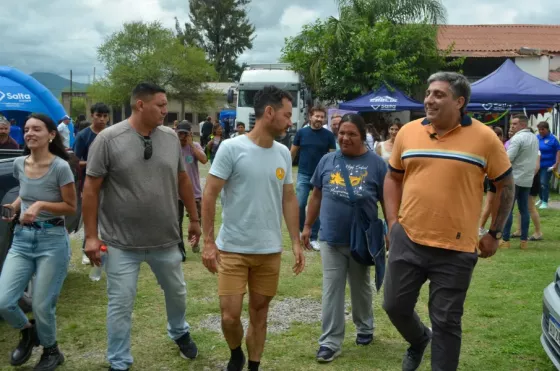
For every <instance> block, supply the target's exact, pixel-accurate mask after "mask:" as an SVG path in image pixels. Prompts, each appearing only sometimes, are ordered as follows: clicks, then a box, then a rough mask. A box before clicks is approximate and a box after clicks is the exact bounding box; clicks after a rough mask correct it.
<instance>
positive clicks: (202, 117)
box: [197, 113, 208, 122]
mask: <svg viewBox="0 0 560 371" xmlns="http://www.w3.org/2000/svg"><path fill="white" fill-rule="evenodd" d="M197 116H198V122H202V121H206V118H207V117H208V114H207V113H198V114H197Z"/></svg>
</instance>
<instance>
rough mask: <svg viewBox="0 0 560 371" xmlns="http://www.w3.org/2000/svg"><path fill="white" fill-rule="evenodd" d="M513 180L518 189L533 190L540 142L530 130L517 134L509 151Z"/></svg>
mask: <svg viewBox="0 0 560 371" xmlns="http://www.w3.org/2000/svg"><path fill="white" fill-rule="evenodd" d="M507 154H508V157H509V160H510V161H511V167H512V169H513V180H514V181H515V185H516V186H518V187H525V188H531V186H532V185H533V178H534V177H535V170H536V169H537V161H538V158H539V140H538V139H537V137H536V136H535V135H534V134H533V133H531V131H530V130H529V129H523V130H520V131H518V132H517V133H515V135H514V136H513V137H512V138H511V140H510V142H509V146H508V149H507Z"/></svg>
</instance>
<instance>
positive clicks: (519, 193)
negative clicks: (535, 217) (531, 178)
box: [502, 186, 531, 241]
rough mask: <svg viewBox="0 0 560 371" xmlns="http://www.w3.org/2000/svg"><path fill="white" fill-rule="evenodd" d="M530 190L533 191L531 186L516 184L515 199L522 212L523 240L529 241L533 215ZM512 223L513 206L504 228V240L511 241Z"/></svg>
mask: <svg viewBox="0 0 560 371" xmlns="http://www.w3.org/2000/svg"><path fill="white" fill-rule="evenodd" d="M530 191H531V188H530V187H519V186H515V199H514V200H516V201H517V208H518V209H519V214H521V241H527V237H528V235H529V223H530V222H531V217H530V215H529V192H530ZM514 203H515V202H514ZM512 224H513V208H512V210H511V213H510V214H509V218H508V220H507V222H506V226H505V228H504V234H503V236H502V237H503V240H504V241H509V236H510V234H511V225H512Z"/></svg>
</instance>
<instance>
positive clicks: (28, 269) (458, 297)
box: [0, 72, 560, 371]
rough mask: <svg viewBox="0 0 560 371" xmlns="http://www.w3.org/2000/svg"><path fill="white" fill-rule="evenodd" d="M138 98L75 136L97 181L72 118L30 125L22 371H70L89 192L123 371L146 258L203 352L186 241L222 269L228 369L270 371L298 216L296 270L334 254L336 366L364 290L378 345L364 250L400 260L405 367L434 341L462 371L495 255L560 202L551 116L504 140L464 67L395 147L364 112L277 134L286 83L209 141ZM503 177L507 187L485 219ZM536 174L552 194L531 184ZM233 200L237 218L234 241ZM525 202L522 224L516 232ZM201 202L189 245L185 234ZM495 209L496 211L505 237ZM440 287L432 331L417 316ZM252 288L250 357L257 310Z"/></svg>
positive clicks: (314, 119) (365, 313)
mask: <svg viewBox="0 0 560 371" xmlns="http://www.w3.org/2000/svg"><path fill="white" fill-rule="evenodd" d="M131 96H132V98H131V105H132V114H131V115H130V117H129V118H127V119H126V120H124V121H122V122H120V123H116V124H113V125H111V126H110V127H107V124H108V120H109V119H108V117H109V108H108V107H107V106H106V105H105V104H103V103H98V104H96V105H94V106H92V108H91V118H92V121H91V125H90V126H89V127H87V128H84V129H82V130H81V131H80V132H79V134H78V135H77V137H76V138H75V143H74V144H73V148H74V151H75V153H76V155H77V156H78V158H79V159H80V165H81V167H82V171H83V175H84V178H85V182H84V183H83V184H80V185H78V186H77V187H76V185H75V184H74V176H73V174H72V171H71V170H70V166H69V165H68V163H67V161H65V160H67V159H68V154H67V149H68V148H70V147H69V146H71V144H70V142H69V140H70V139H69V138H68V139H67V137H66V136H65V133H66V130H69V131H71V130H70V129H69V128H68V123H66V122H65V120H66V121H69V120H67V119H66V118H63V120H62V122H61V123H60V124H59V125H58V126H57V125H56V124H55V122H54V121H52V119H51V118H49V117H48V116H46V115H41V114H33V115H31V116H30V118H29V119H28V120H27V121H26V123H25V127H24V133H25V134H24V139H25V147H24V152H23V156H22V157H19V158H17V159H16V161H15V162H14V176H15V177H16V178H17V179H18V180H19V182H20V194H19V197H18V198H17V200H16V201H15V202H14V203H12V204H10V205H4V207H6V208H9V209H11V210H12V211H13V214H14V216H13V217H6V218H5V219H6V220H7V221H14V220H17V221H18V222H17V226H16V230H15V234H14V242H13V244H12V247H11V249H10V250H9V253H8V256H7V259H6V262H5V267H4V269H3V270H2V273H1V275H0V287H2V288H3V290H2V292H0V315H1V316H2V317H3V318H4V319H5V320H6V321H7V323H8V324H10V325H11V326H12V327H13V328H15V329H17V330H19V331H20V333H21V339H20V342H19V344H18V345H17V346H16V348H15V350H14V351H13V352H12V355H11V364H12V365H14V366H18V365H22V364H24V363H26V362H27V361H28V360H29V358H30V356H31V352H32V350H33V348H34V347H35V346H38V345H42V346H43V355H42V357H41V359H40V361H39V363H38V365H37V366H36V368H35V369H36V370H43V371H46V370H54V369H56V368H57V367H58V366H59V365H60V364H62V363H63V362H64V356H63V354H62V352H61V351H60V350H59V347H58V343H57V340H56V339H57V337H56V316H55V308H56V302H57V298H58V295H59V293H60V290H61V288H62V284H63V282H64V279H65V277H66V273H67V270H68V264H69V259H70V244H69V238H68V234H67V232H66V230H65V228H64V217H65V216H66V215H70V214H72V213H74V212H75V210H76V204H77V199H78V197H79V196H80V194H81V197H82V212H83V220H84V230H85V238H84V246H83V251H84V256H83V260H82V261H83V262H84V263H90V264H93V265H97V266H99V265H101V264H102V258H101V247H102V246H106V247H107V255H106V257H105V258H104V260H103V264H104V269H105V271H106V275H107V296H108V308H107V337H108V343H107V357H108V360H109V362H110V370H128V369H129V368H130V367H131V366H132V364H133V357H132V354H131V328H132V312H133V306H134V300H135V297H136V295H137V292H136V289H137V281H138V276H139V272H140V266H141V264H142V263H144V262H145V263H147V264H148V265H149V266H150V268H151V270H152V272H153V273H154V275H155V277H156V279H157V281H158V283H159V285H160V286H161V288H162V290H163V292H164V296H165V307H166V312H167V322H168V325H167V333H168V335H169V337H170V339H171V340H173V341H174V342H175V343H176V345H177V347H178V351H179V354H180V356H182V357H183V358H186V359H191V360H193V359H195V358H196V357H197V355H198V352H199V350H198V347H197V345H196V343H195V341H194V339H193V337H192V335H191V326H190V325H189V323H188V322H187V320H186V314H185V313H186V305H187V290H186V283H185V276H184V273H183V268H182V261H184V260H185V258H186V255H187V252H186V247H185V242H187V243H188V244H190V246H191V249H192V252H193V253H197V252H199V251H200V247H199V246H200V244H201V245H202V250H201V252H202V262H203V264H204V266H205V267H206V268H207V269H208V271H210V272H211V273H214V274H217V279H218V292H217V295H218V296H219V306H220V311H221V323H222V331H223V335H224V338H225V341H226V343H227V346H228V348H229V349H230V359H229V361H228V365H227V370H228V371H238V370H239V371H240V370H243V369H244V368H245V365H246V364H247V367H248V370H250V371H255V370H258V369H259V367H260V362H261V359H262V355H263V352H264V347H265V340H266V334H267V318H268V310H269V306H270V303H271V301H272V300H273V298H274V297H275V295H276V293H277V289H278V283H279V280H280V265H281V256H282V251H283V238H282V219H284V221H285V224H286V227H287V229H288V233H289V237H290V241H291V250H292V253H293V255H294V265H293V267H292V270H293V272H294V273H295V274H296V275H298V274H300V273H301V272H303V271H304V268H305V264H306V262H305V255H304V253H303V251H304V249H309V250H317V251H320V254H321V258H322V268H323V275H322V281H323V282H322V287H323V296H322V318H321V326H322V334H321V336H320V338H319V339H318V342H319V348H318V350H317V353H316V360H317V361H318V362H321V363H326V362H332V361H333V360H334V359H335V358H336V357H337V356H339V355H340V354H341V350H342V346H343V340H344V334H345V308H344V297H345V288H346V282H347V281H348V283H349V285H350V296H351V303H352V320H353V322H354V324H355V325H356V330H357V334H356V338H355V343H356V344H357V345H359V346H367V345H369V344H371V343H372V342H373V341H374V338H375V321H374V318H375V317H374V313H373V308H372V300H373V297H372V285H371V281H372V279H371V277H370V266H369V265H366V264H364V263H362V262H360V261H359V260H357V259H356V258H355V256H354V255H353V253H352V252H353V251H355V250H359V249H363V248H368V247H369V245H370V244H372V245H375V247H376V249H378V250H381V251H382V252H383V259H382V260H381V262H382V263H381V264H383V268H385V264H386V271H385V272H384V275H382V276H381V277H379V276H378V275H377V274H376V280H377V281H378V282H376V284H377V286H378V287H379V286H381V284H382V283H383V284H384V286H385V287H384V298H383V309H384V310H385V311H386V313H387V315H388V317H389V319H390V321H391V322H392V324H393V325H394V326H395V327H396V329H397V330H398V331H399V333H400V334H401V335H402V337H403V338H404V339H405V340H406V341H407V342H408V343H409V347H408V349H407V350H406V352H405V354H404V356H403V361H402V370H403V371H413V370H417V369H418V367H419V366H420V364H421V362H422V359H423V356H424V352H425V350H426V349H427V347H428V345H429V344H430V343H431V349H432V357H431V362H432V370H436V371H444V370H445V371H449V370H456V369H457V367H458V363H459V356H460V350H461V334H462V327H461V319H462V314H463V307H464V302H465V298H466V294H467V291H468V288H469V285H470V281H471V277H472V273H473V270H474V267H475V265H476V263H477V260H478V258H479V257H481V258H488V257H491V256H493V255H494V254H495V253H496V251H497V249H498V248H499V247H504V248H505V247H509V244H510V242H509V241H510V238H511V237H513V236H515V235H516V234H518V235H519V237H520V239H521V248H527V241H528V240H530V239H531V238H529V236H528V228H529V219H530V217H529V215H530V211H529V210H530V209H531V208H530V207H529V197H530V195H531V194H532V195H536V194H537V193H538V194H539V196H540V202H541V203H540V206H539V207H541V208H544V207H546V206H547V203H548V194H549V193H548V192H549V191H548V183H549V180H550V173H551V171H552V170H553V169H555V168H557V166H558V159H559V158H560V155H559V153H560V152H559V149H560V145H559V144H558V140H557V139H556V138H555V137H554V136H553V135H552V134H551V133H550V129H549V127H548V124H546V123H541V124H539V126H538V129H539V134H538V136H535V135H534V134H533V133H531V131H530V129H529V128H528V119H527V117H526V116H523V115H518V116H515V117H514V118H513V119H512V125H511V128H512V129H511V138H510V140H509V141H508V142H505V144H504V141H503V139H504V138H503V137H504V136H503V132H500V131H499V130H496V131H493V130H491V129H490V128H488V127H487V126H486V125H484V124H482V123H480V122H479V121H477V120H475V119H473V118H471V117H470V116H468V115H467V114H466V112H465V107H466V106H467V104H468V102H469V99H470V85H469V82H468V80H467V79H466V78H465V77H464V76H462V75H460V74H457V73H449V72H440V73H436V74H434V75H432V76H431V77H430V79H429V80H428V88H427V90H426V96H425V99H424V104H425V109H426V117H425V118H422V119H418V120H414V121H412V122H410V123H408V124H406V125H401V123H400V122H399V121H395V122H393V123H391V125H390V126H389V128H388V134H389V136H388V139H387V140H386V141H380V139H379V138H378V136H377V135H376V132H375V130H374V129H373V127H372V126H371V125H368V124H366V122H365V121H364V119H363V118H362V117H361V116H360V115H358V114H345V115H343V116H341V115H333V116H332V117H331V125H330V127H324V124H325V120H326V117H327V112H326V110H325V109H324V108H322V107H319V106H317V107H314V108H313V109H311V111H310V116H309V125H307V126H306V127H304V128H303V129H300V130H299V131H298V132H297V133H296V136H295V138H294V140H293V144H292V145H291V148H290V149H288V148H287V146H285V145H283V144H282V143H281V142H279V141H278V140H277V138H284V136H285V134H286V132H287V130H288V129H289V128H290V127H291V126H292V117H291V116H292V96H291V95H290V93H289V92H286V91H283V90H281V89H279V88H276V87H274V86H267V87H264V88H263V89H261V90H260V91H259V92H257V94H256V95H255V101H254V109H255V118H256V122H255V125H254V127H252V128H251V130H250V131H249V132H247V133H245V125H244V124H243V123H237V125H236V128H237V133H236V134H237V135H234V136H231V135H229V133H225V129H224V128H223V127H222V126H220V125H219V124H213V123H212V119H211V118H208V119H207V121H206V122H205V123H204V124H203V125H202V127H201V138H200V143H197V142H196V141H195V140H194V135H193V130H192V125H191V123H190V122H188V121H182V122H177V123H176V124H174V125H173V127H172V128H170V127H167V126H165V125H163V122H164V119H165V117H166V115H167V96H166V91H165V90H164V89H163V88H161V87H159V86H157V85H153V84H150V83H141V84H139V85H138V86H136V87H135V89H134V90H133V91H132V94H131ZM60 125H65V126H66V127H61V126H60ZM228 126H229V125H228ZM6 132H9V123H8V124H6V123H5V121H0V144H2V143H6V142H7V140H6V138H5V136H6ZM500 136H501V138H500ZM10 143H11V141H10ZM539 156H540V157H539ZM296 159H297V162H298V173H297V179H296V180H295V182H296V185H295V187H294V184H293V183H294V179H293V176H292V164H293V162H294V160H296ZM208 161H210V162H211V167H210V171H209V175H208V177H207V179H206V184H205V186H204V189H202V187H201V182H200V173H199V164H206V163H207V162H208ZM543 168H544V170H545V171H544V172H543ZM485 178H486V183H487V185H488V188H490V187H492V190H489V193H488V196H487V198H486V199H487V200H490V201H488V202H487V204H486V205H485V209H484V212H483V208H482V206H483V198H484V187H483V184H484V183H485ZM535 181H540V187H536V189H534V190H531V188H532V187H533V186H534V184H535ZM545 188H546V189H545ZM76 189H77V191H76ZM492 193H494V194H495V195H493V196H492V195H491V194H492ZM218 198H220V202H221V205H222V224H221V226H220V229H219V231H218V233H217V236H216V231H215V213H216V203H217V202H218ZM514 201H517V203H518V207H519V212H520V218H519V219H520V227H519V232H518V233H515V232H514V233H513V234H511V228H512V220H513V215H512V212H513V203H514ZM531 204H532V205H533V206H535V203H534V202H532V201H531ZM358 205H359V208H357V206H358ZM379 208H381V211H382V214H383V217H384V220H385V223H384V224H385V228H384V227H383V222H381V221H380V219H379V218H378V214H379ZM358 209H359V210H360V212H361V213H363V214H358V213H357V212H356V210H358ZM185 210H186V214H187V216H188V219H189V223H188V227H187V228H188V231H187V233H188V235H187V237H186V239H187V241H183V239H184V238H183V227H182V226H183V220H184V217H185ZM532 210H535V211H536V209H534V208H533V209H532ZM488 215H491V216H492V218H491V222H490V226H489V229H488V230H487V229H485V225H486V223H487V220H485V218H486V219H488V218H489V216H488ZM537 215H538V213H537ZM481 216H482V222H481ZM361 217H365V218H366V219H367V220H368V221H370V222H371V223H372V224H371V226H372V228H373V225H374V223H375V225H381V227H380V228H379V229H375V230H373V231H372V230H370V231H368V233H369V234H368V238H367V239H366V240H367V241H365V242H364V239H363V238H360V236H358V235H357V234H359V233H360V229H359V228H357V227H356V226H357V225H359V223H360V220H358V218H361ZM16 218H17V219H16ZM170 220H175V221H177V222H175V223H170V222H169V221H170ZM201 223H202V226H201ZM536 224H537V223H535V225H536ZM370 229H371V228H370ZM201 236H202V237H203V240H202V243H200V241H199V239H200V237H201ZM369 237H371V238H369ZM532 237H534V238H533V240H538V239H540V238H542V232H539V231H538V230H537V231H536V234H534V235H533V236H532ZM357 244H358V245H357ZM363 244H365V245H368V246H362V245H363ZM386 249H389V254H388V260H387V262H386V263H385V260H384V256H385V250H386ZM377 268H379V267H376V273H377ZM32 275H35V276H36V277H37V279H35V280H34V285H35V287H34V290H33V293H34V302H33V318H34V319H33V320H28V318H27V316H26V315H25V314H24V313H23V312H22V310H21V309H20V308H19V306H18V303H17V302H18V299H19V298H20V297H21V294H22V293H23V291H24V289H25V287H26V285H27V284H28V282H29V280H30V278H31V276H32ZM383 278H384V280H383ZM427 280H429V281H430V286H429V296H430V301H429V318H430V324H429V325H428V324H424V323H423V322H422V321H421V320H420V318H419V316H418V315H417V313H416V312H415V306H416V302H417V299H418V295H419V292H420V289H421V287H422V286H423V285H424V284H425V282H426V281H427ZM247 293H248V299H249V327H248V329H247V332H246V339H245V343H246V350H247V354H246V353H245V351H244V349H243V337H244V331H243V326H242V323H241V313H242V308H243V300H244V296H245V295H246V294H247ZM203 351H204V350H203Z"/></svg>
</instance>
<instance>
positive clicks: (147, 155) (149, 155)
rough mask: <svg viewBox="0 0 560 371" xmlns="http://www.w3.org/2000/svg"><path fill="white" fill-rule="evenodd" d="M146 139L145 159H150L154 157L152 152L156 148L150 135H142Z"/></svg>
mask: <svg viewBox="0 0 560 371" xmlns="http://www.w3.org/2000/svg"><path fill="white" fill-rule="evenodd" d="M142 140H143V141H144V160H149V159H151V158H152V154H153V152H154V149H153V147H152V138H150V137H142Z"/></svg>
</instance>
